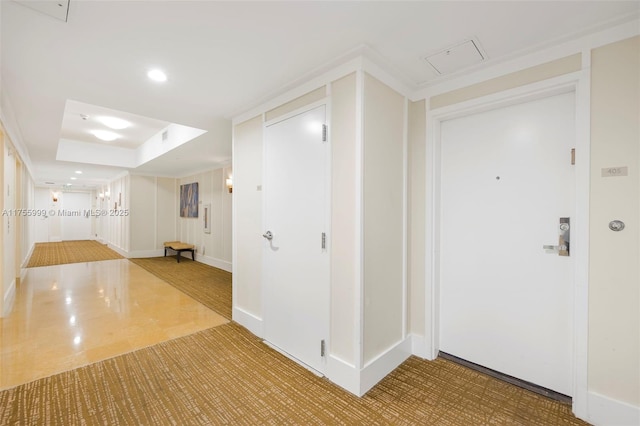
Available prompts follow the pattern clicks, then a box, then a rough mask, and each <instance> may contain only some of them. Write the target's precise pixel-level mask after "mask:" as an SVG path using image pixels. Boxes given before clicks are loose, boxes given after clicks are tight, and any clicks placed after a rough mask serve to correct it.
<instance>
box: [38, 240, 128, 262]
mask: <svg viewBox="0 0 640 426" xmlns="http://www.w3.org/2000/svg"><path fill="white" fill-rule="evenodd" d="M122 258H123V257H122V256H120V255H119V254H118V253H116V252H115V251H113V250H111V249H110V248H109V247H107V246H106V245H104V244H100V243H99V242H97V241H93V240H81V241H62V242H59V243H36V245H35V248H34V249H33V253H32V254H31V258H30V259H29V263H28V264H27V268H35V267H38V266H52V265H63V264H66V263H82V262H95V261H99V260H111V259H122Z"/></svg>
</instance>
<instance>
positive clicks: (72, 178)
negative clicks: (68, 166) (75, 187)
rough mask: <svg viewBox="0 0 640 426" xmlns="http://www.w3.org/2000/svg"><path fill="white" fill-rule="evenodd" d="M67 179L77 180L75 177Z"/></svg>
mask: <svg viewBox="0 0 640 426" xmlns="http://www.w3.org/2000/svg"><path fill="white" fill-rule="evenodd" d="M69 179H71V180H76V179H78V178H77V177H75V176H71V177H70V178H69Z"/></svg>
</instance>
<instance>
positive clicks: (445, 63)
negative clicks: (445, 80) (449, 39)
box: [424, 40, 486, 74]
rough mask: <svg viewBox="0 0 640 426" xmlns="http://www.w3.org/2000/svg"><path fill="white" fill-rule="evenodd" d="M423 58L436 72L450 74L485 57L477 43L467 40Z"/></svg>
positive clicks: (477, 62)
mask: <svg viewBox="0 0 640 426" xmlns="http://www.w3.org/2000/svg"><path fill="white" fill-rule="evenodd" d="M424 59H425V61H427V62H428V63H429V65H431V66H432V67H433V69H434V70H435V71H436V72H437V73H438V74H451V73H453V72H456V71H459V70H462V69H465V68H468V67H470V66H472V65H475V64H479V63H480V62H482V61H484V60H485V59H486V55H485V54H484V53H483V52H481V51H480V48H479V43H477V42H476V41H474V40H467V41H464V42H462V43H460V44H456V45H455V46H451V47H449V48H446V49H443V50H441V51H439V52H438V53H435V54H433V55H430V56H427V57H425V58H424Z"/></svg>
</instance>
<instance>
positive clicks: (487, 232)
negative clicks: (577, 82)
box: [440, 93, 575, 395]
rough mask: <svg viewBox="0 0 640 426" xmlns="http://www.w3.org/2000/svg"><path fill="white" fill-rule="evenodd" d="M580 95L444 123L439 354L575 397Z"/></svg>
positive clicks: (507, 108) (442, 132)
mask: <svg viewBox="0 0 640 426" xmlns="http://www.w3.org/2000/svg"><path fill="white" fill-rule="evenodd" d="M574 117H575V106H574V94H573V93H568V94H562V95H556V96H551V97H548V98H544V99H539V100H535V101H531V102H527V103H523V104H519V105H513V106H509V107H505V108H500V109H495V110H492V111H487V112H482V113H478V114H474V115H469V116H466V117H462V118H456V119H453V120H449V121H445V122H443V123H442V125H441V167H442V169H441V213H440V214H441V221H440V224H441V228H440V232H441V235H440V241H441V243H440V250H441V253H440V259H441V262H440V268H441V269H440V349H441V350H442V351H444V352H448V353H450V354H452V355H455V356H458V357H460V358H463V359H466V360H468V361H471V362H474V363H476V364H480V365H483V366H485V367H488V368H491V369H493V370H497V371H499V372H502V373H505V374H507V375H510V376H514V377H517V378H519V379H522V380H525V381H528V382H533V383H535V384H538V385H540V386H543V387H545V388H549V389H552V390H554V391H557V392H560V393H562V394H565V395H571V393H572V390H571V389H572V387H571V383H572V364H571V362H572V361H571V360H572V344H573V333H572V328H571V327H572V315H573V310H572V309H573V286H574V284H573V262H572V257H571V256H569V257H564V256H558V254H557V253H550V252H549V251H548V250H546V251H545V250H543V246H544V245H557V244H558V233H559V218H561V217H568V218H573V217H574V216H575V214H574V209H575V200H574V192H575V176H574V169H573V166H572V165H571V148H572V147H573V146H575V145H574V142H575V118H574Z"/></svg>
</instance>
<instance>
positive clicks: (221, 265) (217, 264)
mask: <svg viewBox="0 0 640 426" xmlns="http://www.w3.org/2000/svg"><path fill="white" fill-rule="evenodd" d="M196 260H197V261H198V262H201V263H204V264H205V265H209V266H213V267H214V268H218V269H222V270H223V271H227V272H231V269H232V265H231V262H227V261H226V260H222V259H216V258H215V257H211V256H200V255H198V253H197V252H196Z"/></svg>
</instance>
